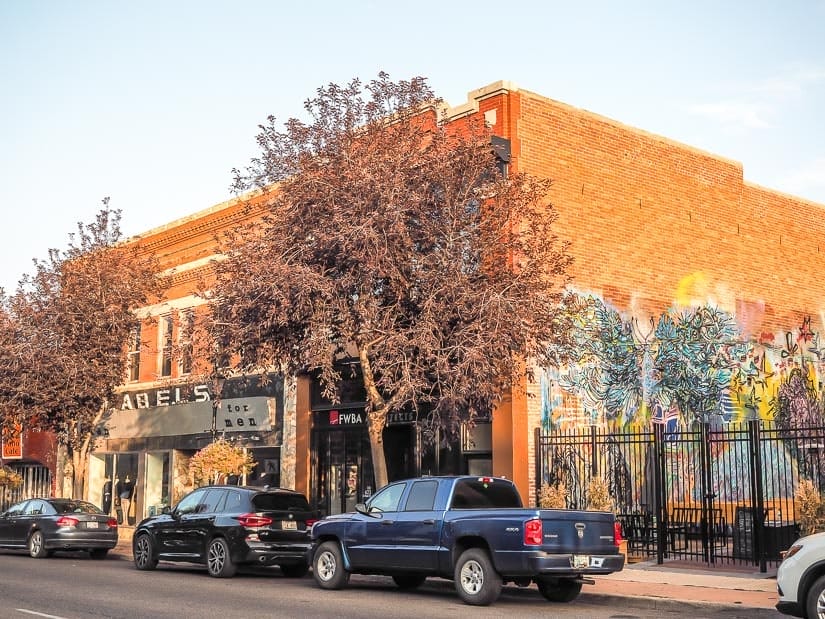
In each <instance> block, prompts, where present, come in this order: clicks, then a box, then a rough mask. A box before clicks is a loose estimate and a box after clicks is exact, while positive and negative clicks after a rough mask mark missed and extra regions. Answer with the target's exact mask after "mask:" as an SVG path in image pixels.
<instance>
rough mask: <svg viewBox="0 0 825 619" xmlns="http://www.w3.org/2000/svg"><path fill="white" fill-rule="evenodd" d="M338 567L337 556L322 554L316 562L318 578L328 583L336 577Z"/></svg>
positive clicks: (327, 553) (329, 553)
mask: <svg viewBox="0 0 825 619" xmlns="http://www.w3.org/2000/svg"><path fill="white" fill-rule="evenodd" d="M337 567H338V562H337V561H336V560H335V555H333V554H332V553H331V552H322V553H321V555H320V556H319V557H318V561H317V562H316V566H315V571H316V573H317V574H318V578H320V579H321V580H324V581H327V580H330V579H331V578H332V577H333V576H335V570H336V569H337Z"/></svg>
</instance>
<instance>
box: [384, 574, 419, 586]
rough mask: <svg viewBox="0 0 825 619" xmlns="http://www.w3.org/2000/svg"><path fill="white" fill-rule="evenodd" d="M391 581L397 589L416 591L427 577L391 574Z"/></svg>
mask: <svg viewBox="0 0 825 619" xmlns="http://www.w3.org/2000/svg"><path fill="white" fill-rule="evenodd" d="M392 579H393V582H395V584H396V586H397V587H398V588H399V589H418V587H420V586H421V585H423V584H424V581H425V580H427V577H426V576H425V575H424V574H393V577H392Z"/></svg>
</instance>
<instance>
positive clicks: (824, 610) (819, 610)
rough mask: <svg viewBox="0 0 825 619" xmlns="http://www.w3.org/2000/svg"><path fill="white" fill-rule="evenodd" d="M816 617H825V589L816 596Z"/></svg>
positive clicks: (819, 618) (824, 618)
mask: <svg viewBox="0 0 825 619" xmlns="http://www.w3.org/2000/svg"><path fill="white" fill-rule="evenodd" d="M816 617H817V619H825V591H823V592H822V593H820V594H819V597H818V598H816Z"/></svg>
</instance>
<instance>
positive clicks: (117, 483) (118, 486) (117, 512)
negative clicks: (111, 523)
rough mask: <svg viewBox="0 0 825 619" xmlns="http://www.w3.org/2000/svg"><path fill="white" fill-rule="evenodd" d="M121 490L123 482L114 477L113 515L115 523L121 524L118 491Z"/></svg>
mask: <svg viewBox="0 0 825 619" xmlns="http://www.w3.org/2000/svg"><path fill="white" fill-rule="evenodd" d="M122 489H123V482H121V481H120V477H119V476H118V475H115V496H114V499H115V515H116V516H117V523H118V524H123V508H122V507H121V506H120V491H121V490H122Z"/></svg>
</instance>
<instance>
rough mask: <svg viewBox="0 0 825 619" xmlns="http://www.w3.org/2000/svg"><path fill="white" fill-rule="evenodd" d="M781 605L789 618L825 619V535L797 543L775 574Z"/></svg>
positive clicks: (806, 538) (779, 606)
mask: <svg viewBox="0 0 825 619" xmlns="http://www.w3.org/2000/svg"><path fill="white" fill-rule="evenodd" d="M776 586H777V588H778V589H779V601H778V602H777V603H776V610H778V611H779V612H781V613H785V614H786V615H794V616H795V617H806V618H807V619H825V533H816V534H814V535H808V536H806V537H801V538H799V539H798V540H796V541H795V542H794V543H793V545H792V546H791V547H790V548H789V549H788V552H787V553H786V554H785V558H784V559H783V560H782V563H780V564H779V569H778V570H777V571H776Z"/></svg>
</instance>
